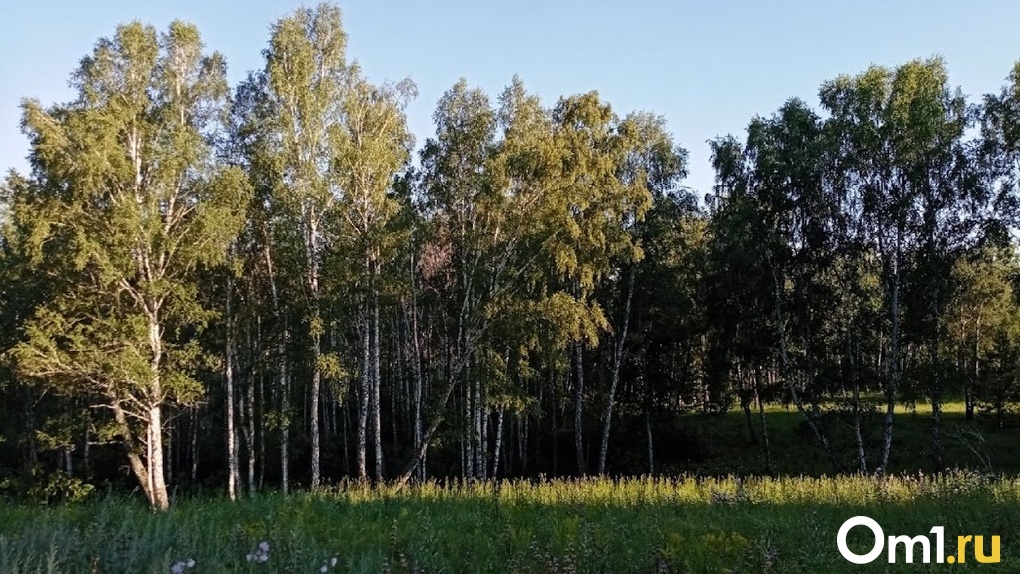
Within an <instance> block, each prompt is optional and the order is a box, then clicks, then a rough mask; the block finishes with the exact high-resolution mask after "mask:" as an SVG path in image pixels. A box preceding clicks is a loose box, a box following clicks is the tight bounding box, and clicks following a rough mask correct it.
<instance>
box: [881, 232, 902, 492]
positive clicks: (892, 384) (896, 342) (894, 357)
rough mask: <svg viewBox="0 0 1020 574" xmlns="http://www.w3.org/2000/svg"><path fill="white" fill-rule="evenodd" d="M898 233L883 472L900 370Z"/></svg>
mask: <svg viewBox="0 0 1020 574" xmlns="http://www.w3.org/2000/svg"><path fill="white" fill-rule="evenodd" d="M899 258H900V234H899V233H897V236H896V252H895V254H894V256H893V261H892V277H891V278H890V282H891V285H890V286H889V290H890V304H889V315H890V319H891V321H892V327H891V329H890V332H889V359H888V361H887V362H886V365H885V370H886V377H885V378H886V388H885V395H886V396H885V398H886V411H885V425H884V430H883V433H882V460H881V462H880V463H879V466H878V468H877V469H876V472H877V473H878V474H879V475H883V474H885V472H886V470H887V469H888V466H889V454H890V453H891V451H892V437H893V416H894V415H895V413H896V391H897V389H898V387H899V372H900V271H899Z"/></svg>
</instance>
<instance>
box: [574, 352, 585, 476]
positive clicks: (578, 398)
mask: <svg viewBox="0 0 1020 574" xmlns="http://www.w3.org/2000/svg"><path fill="white" fill-rule="evenodd" d="M574 363H575V366H576V368H577V371H576V372H577V384H576V385H575V386H574V450H575V452H576V453H577V473H578V474H580V475H581V476H584V475H586V474H588V465H587V464H586V463H585V456H584V417H583V412H582V409H583V407H584V349H583V348H582V343H581V342H580V341H577V342H575V343H574Z"/></svg>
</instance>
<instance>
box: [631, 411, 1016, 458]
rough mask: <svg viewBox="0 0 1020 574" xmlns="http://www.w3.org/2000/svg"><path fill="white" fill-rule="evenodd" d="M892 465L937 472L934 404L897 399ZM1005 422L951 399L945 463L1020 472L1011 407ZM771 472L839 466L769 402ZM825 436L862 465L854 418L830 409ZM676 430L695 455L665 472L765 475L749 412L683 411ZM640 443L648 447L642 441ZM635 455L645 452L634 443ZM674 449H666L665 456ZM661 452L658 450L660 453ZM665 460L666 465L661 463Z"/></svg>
mask: <svg viewBox="0 0 1020 574" xmlns="http://www.w3.org/2000/svg"><path fill="white" fill-rule="evenodd" d="M881 409H882V410H881V411H880V410H879V407H878V406H877V405H876V407H875V409H874V410H872V411H871V412H869V413H867V414H866V415H865V417H864V420H863V423H862V431H863V433H862V434H863V437H864V442H865V448H866V453H867V456H868V470H869V471H871V470H874V468H875V467H876V462H877V458H878V456H879V453H880V451H881V440H882V437H881V431H882V423H883V417H884V414H883V412H884V406H883V407H881ZM753 419H754V425H755V433H756V434H757V435H758V437H759V441H760V438H761V423H760V421H759V418H758V413H757V411H755V412H754V413H753ZM894 421H895V422H894V434H893V445H892V452H891V456H890V462H889V471H890V472H891V473H895V474H904V473H908V474H913V473H916V472H929V471H931V470H932V452H931V406H930V405H928V404H921V403H918V404H917V406H916V408H908V407H907V406H905V405H897V411H896V416H895V419H894ZM1003 423H1004V424H1003V426H1002V428H1000V426H999V421H998V420H997V418H996V417H995V416H994V415H992V414H987V413H978V415H977V416H976V417H975V418H974V420H972V421H968V420H966V417H965V414H964V407H963V403H962V402H952V403H947V404H945V405H944V407H943V414H942V442H943V448H944V450H945V452H944V461H945V465H946V467H947V468H961V469H973V470H980V471H994V472H1000V473H1009V474H1020V441H1018V440H1017V438H1018V437H1020V420H1018V417H1017V415H1016V414H1015V413H1007V415H1006V416H1005V417H1004V419H1003ZM766 424H767V425H768V431H769V441H770V446H771V454H772V466H773V472H774V474H778V475H801V474H806V475H811V476H821V475H823V474H830V475H831V474H833V473H834V472H835V469H834V468H833V466H832V463H831V462H830V460H829V459H828V457H827V456H826V454H825V451H824V450H823V449H822V447H821V445H820V444H818V443H817V441H816V439H815V438H814V436H813V435H812V433H811V431H810V430H809V428H808V427H807V426H806V425H805V423H804V418H803V416H801V414H800V413H798V412H797V410H796V409H795V408H794V407H792V406H791V407H790V408H789V409H786V408H784V407H781V406H778V405H769V406H768V407H767V410H766ZM825 426H826V430H827V434H828V435H829V438H830V440H831V441H832V443H833V445H834V450H835V451H836V455H837V458H838V459H839V461H840V462H841V463H842V464H843V468H844V469H846V470H847V471H851V472H853V471H856V470H857V445H856V442H855V441H854V438H853V435H852V427H851V426H850V417H849V416H845V415H843V416H841V415H838V414H831V415H828V416H826V418H825ZM672 433H673V434H674V435H675V436H679V437H687V439H686V441H685V442H687V443H694V444H696V445H697V448H696V450H697V453H696V455H695V456H692V457H690V458H689V459H686V460H681V461H679V462H676V463H674V464H670V465H668V466H666V467H665V468H664V470H668V471H672V472H674V473H684V474H696V475H703V476H718V475H725V474H731V473H733V474H738V475H760V474H765V473H766V465H765V456H764V449H763V448H762V446H761V444H753V443H752V442H751V441H750V436H749V432H748V429H747V423H746V420H745V417H744V413H743V412H742V411H740V410H731V411H729V412H726V413H722V414H696V415H686V416H683V417H678V418H677V419H676V420H675V423H674V425H673V429H672ZM639 446H643V445H639ZM635 453H636V454H635V456H638V457H640V456H644V455H643V453H642V452H641V449H640V448H638V447H635ZM670 454H671V453H668V452H664V453H661V455H662V457H663V458H667V457H668V456H669V455H670ZM658 456H659V453H657V457H658ZM660 466H663V465H660Z"/></svg>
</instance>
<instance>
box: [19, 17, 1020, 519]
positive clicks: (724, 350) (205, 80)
mask: <svg viewBox="0 0 1020 574" xmlns="http://www.w3.org/2000/svg"><path fill="white" fill-rule="evenodd" d="M346 47H347V36H346V33H345V32H344V30H343V27H342V24H341V17H340V12H339V9H338V8H336V7H335V6H332V5H328V4H324V5H320V6H318V7H317V8H315V9H301V10H298V11H297V12H295V13H293V14H291V15H290V16H287V17H285V18H283V19H281V20H280V21H278V22H276V23H275V24H274V25H273V26H272V28H271V37H270V40H269V43H268V45H267V47H266V49H265V50H264V57H265V58H264V59H265V65H264V68H263V69H261V70H259V71H256V72H252V73H250V74H249V75H248V76H247V78H246V79H245V80H244V81H243V82H242V83H241V84H240V85H238V86H236V87H234V88H231V86H229V85H228V82H227V80H226V64H225V62H224V59H223V58H222V56H220V55H219V54H216V53H209V52H207V51H206V50H205V48H204V46H203V44H202V42H201V40H200V37H199V33H198V31H197V30H196V29H195V28H194V27H193V26H191V25H188V24H185V23H181V22H175V23H173V24H171V25H170V27H169V28H168V29H167V30H166V31H165V32H162V33H159V32H157V31H156V30H155V29H153V28H152V27H149V26H144V25H142V24H138V23H132V24H128V25H123V26H120V27H118V28H117V30H116V33H115V34H114V36H113V37H111V38H108V39H102V40H100V41H99V42H98V43H97V44H96V47H95V49H94V51H93V52H92V53H91V54H90V55H88V56H86V57H85V58H84V59H83V60H82V61H81V65H80V67H79V69H78V70H76V71H75V72H74V74H73V75H72V86H73V87H74V89H75V92H76V96H75V99H74V100H73V101H71V102H68V103H65V104H58V105H53V106H50V107H45V106H43V105H42V104H41V103H39V102H37V101H34V100H26V101H25V102H24V103H23V106H22V110H23V129H24V132H25V134H26V135H27V136H28V138H29V141H30V155H29V160H30V165H31V172H30V173H28V174H17V173H11V174H10V175H9V176H8V177H7V179H6V182H5V184H4V185H3V193H4V197H3V200H4V204H5V208H4V211H3V212H2V213H3V228H2V236H0V249H2V250H0V289H2V291H0V294H2V298H0V321H2V325H0V350H2V351H3V353H4V354H3V357H4V361H3V363H2V367H0V369H2V370H0V389H2V393H3V402H2V404H0V427H2V430H3V432H4V435H3V442H0V453H2V455H3V456H2V457H0V461H2V462H0V481H4V482H3V483H5V484H7V485H8V486H9V487H10V485H17V486H18V487H19V488H25V485H27V484H30V483H31V481H32V480H35V481H43V482H45V481H47V480H49V481H50V482H51V483H52V481H54V480H56V478H55V477H59V478H60V479H61V480H71V481H73V480H83V481H86V482H89V481H91V482H101V481H111V480H112V481H116V480H119V479H122V478H123V477H125V476H127V475H128V474H130V475H132V476H133V480H134V482H135V483H136V484H137V485H138V486H140V488H141V489H142V491H144V493H145V495H146V496H147V497H148V499H149V501H150V503H151V504H152V505H153V506H155V507H158V508H166V507H167V506H168V504H169V498H168V487H171V486H173V487H176V486H178V485H179V486H181V487H188V486H195V485H199V484H206V485H215V486H216V487H217V488H220V487H223V486H226V488H227V491H228V493H229V495H230V496H231V497H235V496H237V495H239V494H240V493H242V492H244V491H248V492H255V491H257V490H259V489H263V488H273V489H282V490H284V491H287V490H288V488H292V487H294V486H295V485H302V486H307V487H311V488H315V487H318V486H320V485H322V484H325V483H329V482H335V481H337V480H339V479H341V478H342V477H353V478H356V479H364V480H370V479H371V480H387V481H389V480H395V481H398V482H400V483H403V482H406V481H408V480H412V479H425V478H430V477H453V476H459V477H465V478H472V479H487V478H497V477H499V478H502V477H508V476H537V475H540V474H545V475H583V474H605V473H613V474H636V473H655V472H661V471H668V470H669V469H670V464H671V463H672V462H674V461H676V460H678V459H679V458H682V453H677V452H673V451H674V450H676V449H675V448H670V447H669V446H667V447H666V448H660V449H659V450H656V435H660V436H661V435H662V433H663V432H666V431H665V430H664V429H668V428H669V425H670V421H672V420H674V419H675V417H676V416H677V415H678V414H680V413H684V412H691V411H702V412H724V411H727V410H729V409H731V408H734V407H739V408H740V409H742V410H743V412H744V414H745V416H746V422H747V426H748V433H749V435H750V437H752V438H753V440H755V441H757V442H759V443H760V444H761V448H762V453H763V461H764V463H763V464H762V466H761V469H760V472H761V473H770V472H772V470H773V469H772V464H771V453H770V451H769V448H770V447H769V440H768V426H767V417H766V416H765V411H764V409H765V404H766V403H768V402H778V401H782V402H786V403H788V404H789V405H790V408H796V409H797V410H798V411H799V412H800V413H801V414H802V415H803V420H804V425H805V428H806V429H808V430H809V431H810V437H809V438H808V439H806V441H805V445H806V447H807V448H819V449H822V450H824V451H825V453H826V454H827V456H828V457H829V458H830V460H831V462H832V465H833V468H834V469H835V470H837V471H864V472H878V473H884V472H886V470H887V468H888V466H889V464H890V457H891V456H892V455H891V453H892V452H893V448H892V446H893V444H894V443H895V440H896V439H895V425H894V420H895V418H894V413H895V411H896V409H897V408H901V409H902V408H904V407H903V406H902V405H904V403H916V402H920V401H927V402H930V404H931V407H932V413H933V415H932V427H931V428H932V434H931V449H930V451H931V453H932V459H933V460H932V461H931V464H932V465H933V467H934V469H935V470H942V469H943V468H944V467H946V466H947V465H952V464H953V461H952V460H945V458H944V456H943V449H942V446H941V445H942V440H943V439H942V435H943V432H942V430H941V424H940V412H941V410H940V405H941V403H942V401H943V400H944V399H945V398H946V397H956V398H959V397H963V399H964V401H965V404H966V415H967V417H968V418H970V417H973V416H975V413H976V412H980V411H982V410H989V411H991V412H992V413H993V415H996V416H998V417H999V420H1000V421H1002V420H1004V419H1003V417H1004V413H1005V412H1006V411H1007V410H1008V409H1009V408H1010V406H1011V405H1012V404H1013V403H1014V402H1015V401H1016V400H1017V399H1018V397H1017V393H1018V390H1020V385H1018V380H1017V375H1018V373H1020V370H1018V369H1020V320H1018V319H1020V314H1018V310H1020V308H1018V303H1020V301H1018V298H1017V295H1016V294H1017V289H1016V284H1017V281H1018V279H1020V273H1018V271H1020V266H1018V261H1017V253H1016V237H1015V231H1016V229H1017V221H1016V219H1015V218H1016V215H1017V207H1018V204H1017V201H1018V194H1017V180H1016V176H1017V173H1018V165H1020V164H1018V160H1020V154H1018V152H1020V147H1018V145H1020V94H1018V92H1017V87H1018V84H1017V81H1018V80H1020V67H1018V68H1017V69H1016V70H1014V72H1013V74H1012V75H1010V76H1009V82H1008V84H1007V86H1005V87H1004V88H1003V90H1002V92H1001V93H1000V94H994V95H987V96H985V97H984V98H983V99H982V100H981V101H979V102H969V101H967V100H966V98H964V96H963V95H962V94H961V92H960V91H959V89H957V88H954V87H953V86H952V85H951V84H950V82H949V79H948V76H947V72H946V69H945V66H944V64H943V62H942V61H941V60H938V59H933V60H925V61H921V60H918V61H913V62H909V63H907V64H904V65H902V66H899V67H897V68H893V69H888V68H881V67H872V68H869V69H868V70H867V71H865V72H864V73H862V74H860V75H857V76H841V77H839V78H837V79H835V80H832V81H830V82H827V83H825V84H824V85H823V86H822V88H821V89H820V92H819V96H820V100H821V108H820V110H817V111H816V110H815V109H813V108H812V107H811V106H809V105H808V104H806V103H805V102H803V101H801V100H797V99H793V100H790V101H789V102H788V103H787V104H785V105H784V106H783V107H782V108H781V109H780V110H778V111H777V112H776V113H774V114H773V115H771V116H768V117H756V118H754V119H753V120H752V121H751V122H750V124H749V126H748V130H747V137H746V139H745V140H744V141H741V140H739V139H737V138H735V137H732V136H730V137H725V138H719V139H717V140H715V141H713V142H711V144H712V150H713V164H714V167H715V170H716V181H717V185H716V186H715V189H714V190H713V192H712V193H710V194H708V195H707V196H706V201H704V202H701V201H699V200H698V198H696V196H695V195H694V193H693V192H692V191H691V190H689V189H687V188H686V187H684V186H683V185H682V183H683V180H684V177H685V176H686V173H687V167H688V166H687V153H686V151H685V150H684V149H683V148H682V147H681V146H680V145H678V144H677V143H676V142H675V141H674V140H673V138H672V136H671V135H670V133H669V132H668V130H667V128H666V125H665V122H664V120H663V119H662V118H661V117H660V116H657V115H655V114H652V113H646V112H634V113H630V114H627V115H624V116H621V115H619V114H617V113H615V112H614V111H613V109H612V108H611V107H610V105H609V104H608V103H607V102H605V101H603V100H601V99H600V97H599V95H598V94H597V93H596V92H590V93H586V94H578V95H573V96H568V97H562V98H560V99H559V100H557V101H556V102H555V103H553V104H551V105H549V104H546V103H543V102H542V101H541V100H540V99H539V98H538V97H537V96H536V95H534V94H531V93H529V92H527V91H526V89H525V88H524V86H523V84H522V83H521V82H520V81H519V80H517V79H516V78H515V79H514V80H513V81H512V82H511V83H510V85H509V86H508V87H507V88H506V89H505V90H504V91H503V92H502V93H500V94H498V95H495V96H494V97H493V96H490V95H489V94H486V93H484V92H483V91H481V90H479V89H476V88H473V87H471V86H470V85H468V84H467V83H466V82H464V81H461V82H459V83H457V84H456V85H455V86H453V87H452V88H451V89H450V90H449V91H448V92H447V93H446V94H445V95H444V96H443V97H442V98H441V100H440V102H439V105H438V107H437V109H436V111H435V114H434V122H435V128H436V135H435V137H434V138H432V139H429V140H427V141H426V142H424V144H423V145H421V146H419V147H417V148H416V146H415V142H414V140H413V137H412V135H411V134H410V133H409V131H408V127H407V122H406V115H405V110H406V105H407V103H408V101H409V100H410V99H411V98H413V97H415V95H416V88H415V86H414V84H413V83H412V82H410V81H409V80H403V81H400V82H396V83H383V84H375V83H372V82H370V81H369V80H367V79H366V77H365V75H364V73H363V72H362V70H361V69H360V68H359V67H358V66H357V65H356V64H355V63H354V62H353V61H352V60H351V59H349V57H348V55H347V53H346ZM756 411H757V412H756ZM837 431H838V432H837ZM844 431H849V433H847V432H844ZM844 435H845V436H849V437H851V439H850V440H845V436H844ZM807 445H810V446H807ZM44 474H49V477H48V478H46V477H44V476H43V475H44Z"/></svg>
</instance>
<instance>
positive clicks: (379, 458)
mask: <svg viewBox="0 0 1020 574" xmlns="http://www.w3.org/2000/svg"><path fill="white" fill-rule="evenodd" d="M373 288H374V287H373ZM379 347H380V342H379V294H378V293H374V294H373V300H372V435H373V437H374V439H375V479H376V480H378V481H381V480H383V478H384V475H383V450H382V412H381V411H382V403H381V401H380V389H381V388H382V381H381V380H380V379H381V377H380V368H379V364H380V362H381V359H380V356H379V355H380V348H379Z"/></svg>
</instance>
